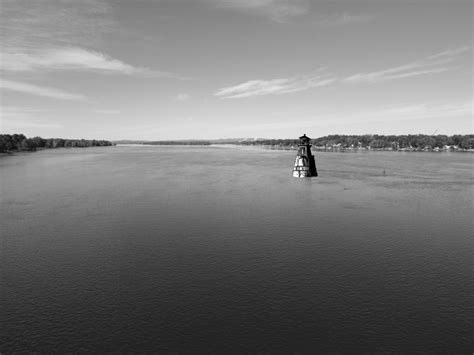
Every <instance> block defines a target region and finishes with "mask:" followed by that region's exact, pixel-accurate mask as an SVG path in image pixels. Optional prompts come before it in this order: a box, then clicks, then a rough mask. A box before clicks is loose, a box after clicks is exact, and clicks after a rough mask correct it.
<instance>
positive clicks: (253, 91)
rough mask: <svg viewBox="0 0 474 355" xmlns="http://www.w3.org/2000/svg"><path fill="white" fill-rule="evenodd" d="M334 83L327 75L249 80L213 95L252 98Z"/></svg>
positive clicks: (229, 97)
mask: <svg viewBox="0 0 474 355" xmlns="http://www.w3.org/2000/svg"><path fill="white" fill-rule="evenodd" d="M334 81H335V79H334V78H333V77H332V76H330V75H328V74H319V75H314V76H308V77H292V78H280V79H271V80H250V81H246V82H244V83H242V84H239V85H235V86H229V87H225V88H222V89H220V90H218V91H217V92H216V93H215V94H214V95H215V96H218V97H220V98H223V99H239V98H244V97H253V96H263V95H280V94H289V93H293V92H299V91H305V90H308V89H312V88H317V87H322V86H327V85H330V84H332V83H333V82H334Z"/></svg>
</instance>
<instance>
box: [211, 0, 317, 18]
mask: <svg viewBox="0 0 474 355" xmlns="http://www.w3.org/2000/svg"><path fill="white" fill-rule="evenodd" d="M208 1H209V2H211V3H212V4H214V5H215V6H216V7H218V8H225V9H232V10H235V11H240V12H244V13H249V14H256V15H259V16H264V17H267V18H268V19H270V20H272V21H275V22H280V23H285V22H288V21H290V20H292V19H293V18H296V17H299V16H302V15H305V14H307V13H308V12H309V10H310V3H309V1H307V0H208Z"/></svg>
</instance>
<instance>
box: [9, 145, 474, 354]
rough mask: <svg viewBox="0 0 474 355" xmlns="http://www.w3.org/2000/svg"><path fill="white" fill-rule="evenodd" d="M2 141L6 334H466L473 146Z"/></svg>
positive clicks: (74, 339) (59, 343) (126, 348)
mask: <svg viewBox="0 0 474 355" xmlns="http://www.w3.org/2000/svg"><path fill="white" fill-rule="evenodd" d="M294 156H295V152H294V151H275V150H264V149H245V148H225V147H212V146H211V147H164V146H155V147H104V148H88V149H58V150H45V151H40V152H37V153H32V154H24V155H15V156H3V157H0V179H1V207H0V208H1V209H0V213H1V222H0V223H1V230H0V233H1V235H0V236H1V249H0V253H1V254H0V257H1V260H0V266H1V269H0V272H1V278H0V283H1V284H0V299H1V310H0V315H1V317H0V318H1V325H0V351H1V352H2V353H10V352H15V351H17V352H22V351H39V352H45V353H48V352H79V351H96V352H104V351H108V352H146V351H149V352H152V351H154V352H157V351H163V352H181V353H196V352H200V351H206V352H208V353H211V352H218V353H224V352H234V353H235V352H263V353H265V352H267V353H276V352H282V353H288V352H308V353H309V352H312V351H315V350H319V351H325V352H353V353H354V352H433V351H439V352H443V351H445V352H461V353H463V352H465V353H471V352H472V350H473V341H472V334H474V326H473V325H474V316H473V303H472V302H473V301H472V299H473V267H474V262H473V256H472V255H473V239H472V227H473V225H472V221H471V214H472V207H473V205H472V203H473V190H472V157H473V155H472V154H470V153H465V154H464V153H397V152H374V153H316V164H317V167H318V172H319V174H320V176H319V177H318V178H313V179H295V178H293V177H292V176H291V170H292V164H293V162H294Z"/></svg>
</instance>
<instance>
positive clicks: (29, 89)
mask: <svg viewBox="0 0 474 355" xmlns="http://www.w3.org/2000/svg"><path fill="white" fill-rule="evenodd" d="M0 89H4V90H10V91H16V92H21V93H25V94H30V95H36V96H42V97H49V98H52V99H58V100H71V101H87V99H86V97H84V96H82V95H80V94H74V93H70V92H67V91H63V90H60V89H56V88H51V87H45V86H37V85H33V84H29V83H24V82H20V81H13V80H4V79H0Z"/></svg>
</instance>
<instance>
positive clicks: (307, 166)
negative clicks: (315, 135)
mask: <svg viewBox="0 0 474 355" xmlns="http://www.w3.org/2000/svg"><path fill="white" fill-rule="evenodd" d="M293 176H294V177H300V178H304V177H312V176H318V172H317V171H316V163H315V161H314V156H313V155H312V154H311V138H309V137H308V136H306V134H303V135H302V136H301V137H300V142H299V143H298V153H297V154H296V160H295V167H294V168H293Z"/></svg>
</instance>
